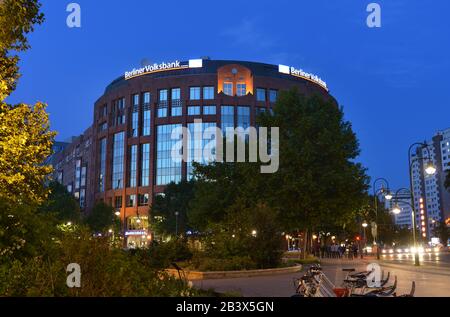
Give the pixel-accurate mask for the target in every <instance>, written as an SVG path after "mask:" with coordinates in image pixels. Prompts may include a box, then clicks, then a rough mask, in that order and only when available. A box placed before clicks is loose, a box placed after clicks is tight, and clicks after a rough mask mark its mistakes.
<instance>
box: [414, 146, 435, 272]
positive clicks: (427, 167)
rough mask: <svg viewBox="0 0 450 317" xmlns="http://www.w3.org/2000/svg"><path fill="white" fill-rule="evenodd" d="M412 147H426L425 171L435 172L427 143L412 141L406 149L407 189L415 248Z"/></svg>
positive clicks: (430, 173) (415, 260) (417, 257)
mask: <svg viewBox="0 0 450 317" xmlns="http://www.w3.org/2000/svg"><path fill="white" fill-rule="evenodd" d="M414 147H420V148H426V149H427V152H426V156H427V158H428V162H427V166H426V168H425V173H427V174H428V175H433V174H434V173H436V167H435V166H434V165H433V163H432V162H431V154H430V148H429V146H428V144H426V143H421V142H416V143H413V144H411V145H410V147H409V149H408V167H409V191H410V193H411V203H410V204H409V205H410V206H411V209H412V228H413V239H414V247H415V249H416V250H417V241H416V211H415V208H414V205H415V202H414V186H413V174H412V165H413V162H411V151H412V150H413V148H414ZM418 159H420V160H424V159H425V158H424V157H423V156H420V157H419V158H418ZM414 265H416V266H419V265H420V262H419V253H418V252H416V253H415V254H414Z"/></svg>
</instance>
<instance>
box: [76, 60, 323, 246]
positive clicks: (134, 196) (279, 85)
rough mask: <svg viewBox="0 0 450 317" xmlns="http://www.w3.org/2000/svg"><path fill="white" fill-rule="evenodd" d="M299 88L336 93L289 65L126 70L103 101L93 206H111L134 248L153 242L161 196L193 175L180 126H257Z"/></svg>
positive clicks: (199, 64)
mask: <svg viewBox="0 0 450 317" xmlns="http://www.w3.org/2000/svg"><path fill="white" fill-rule="evenodd" d="M292 87H296V88H298V90H299V91H300V92H301V93H303V94H305V95H313V94H318V95H321V96H324V97H325V98H332V97H331V96H330V95H329V92H328V88H327V86H326V83H325V82H323V81H322V80H321V79H320V78H318V77H317V76H314V75H312V74H308V73H306V72H303V71H302V70H298V69H295V68H294V67H288V66H284V65H270V64H263V63H255V62H244V61H225V60H210V59H196V60H189V61H186V62H180V61H174V62H168V63H161V64H154V65H149V66H146V67H142V68H139V69H133V70H131V71H129V72H126V73H125V74H124V75H123V76H121V77H119V78H118V79H116V80H115V81H113V82H112V83H111V84H110V85H109V86H107V87H106V89H105V92H104V94H103V96H101V97H100V98H99V99H98V100H97V102H96V103H95V111H94V123H93V126H92V127H91V129H90V134H91V135H90V139H91V143H90V153H91V154H90V157H89V159H88V161H89V162H88V164H89V166H88V167H87V168H88V172H87V175H88V178H89V181H88V182H87V184H88V185H87V188H86V189H85V191H86V192H87V193H88V195H87V196H88V197H87V198H86V208H88V209H89V208H91V207H92V206H93V204H94V202H96V201H104V202H106V203H108V204H111V205H112V206H114V207H115V208H116V214H117V216H120V217H121V219H122V220H123V222H124V227H125V228H124V231H125V235H126V236H127V241H128V246H129V247H135V246H136V247H138V246H143V245H145V244H146V243H147V241H148V239H150V238H151V236H150V233H149V232H148V230H147V225H148V210H149V205H150V204H151V203H152V201H153V199H154V197H155V195H157V194H159V193H162V192H163V191H164V187H165V185H167V184H168V183H170V182H178V181H180V180H182V179H186V178H189V177H191V172H192V164H191V163H190V162H189V161H188V162H174V161H173V160H172V159H171V157H170V150H171V148H172V146H173V144H174V142H176V141H174V140H172V139H171V132H172V130H173V129H174V128H177V127H187V128H188V129H189V130H191V129H192V127H193V126H192V125H193V123H194V120H196V119H201V120H202V128H203V129H205V128H207V127H211V126H214V127H215V126H217V127H220V128H222V129H223V130H224V129H225V128H227V127H243V128H247V127H249V126H253V125H254V124H255V120H256V117H257V115H258V114H259V113H260V112H264V111H271V109H272V107H273V105H274V103H275V102H276V100H277V97H278V94H279V92H280V91H282V90H288V89H290V88H292ZM81 166H83V164H81ZM89 187H90V188H89Z"/></svg>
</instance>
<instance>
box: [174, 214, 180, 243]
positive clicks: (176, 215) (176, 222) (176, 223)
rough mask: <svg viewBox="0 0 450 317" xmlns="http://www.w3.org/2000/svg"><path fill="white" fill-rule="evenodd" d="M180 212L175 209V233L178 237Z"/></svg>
mask: <svg viewBox="0 0 450 317" xmlns="http://www.w3.org/2000/svg"><path fill="white" fill-rule="evenodd" d="M179 214H180V213H179V212H178V211H175V235H176V236H177V237H178V215H179Z"/></svg>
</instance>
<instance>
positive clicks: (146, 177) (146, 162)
mask: <svg viewBox="0 0 450 317" xmlns="http://www.w3.org/2000/svg"><path fill="white" fill-rule="evenodd" d="M141 146H142V148H141V164H142V166H141V186H149V185H150V144H149V143H146V144H142V145H141Z"/></svg>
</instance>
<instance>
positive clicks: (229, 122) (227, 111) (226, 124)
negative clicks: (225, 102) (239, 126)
mask: <svg viewBox="0 0 450 317" xmlns="http://www.w3.org/2000/svg"><path fill="white" fill-rule="evenodd" d="M220 128H221V129H222V133H223V135H225V134H226V129H227V128H233V129H234V107H233V106H222V107H221V125H220Z"/></svg>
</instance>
